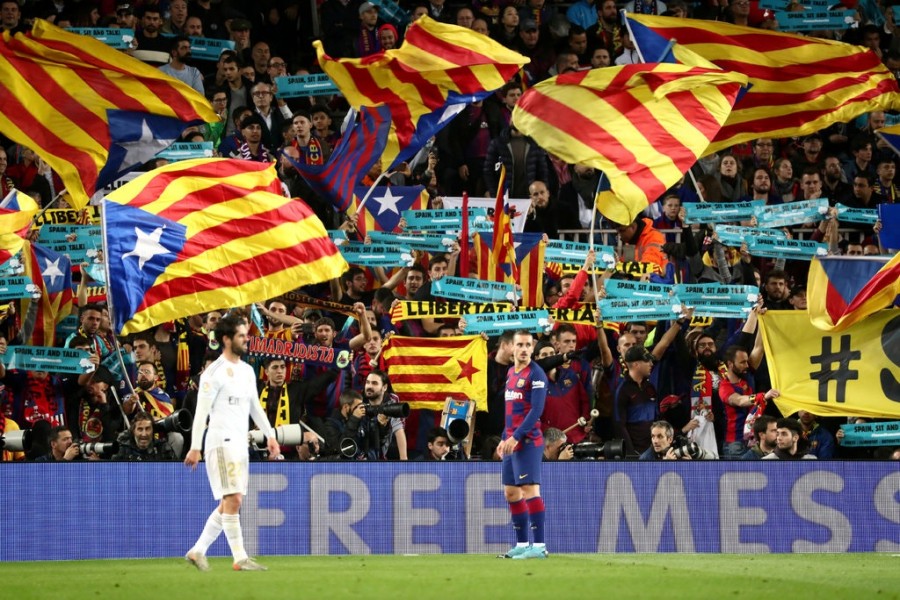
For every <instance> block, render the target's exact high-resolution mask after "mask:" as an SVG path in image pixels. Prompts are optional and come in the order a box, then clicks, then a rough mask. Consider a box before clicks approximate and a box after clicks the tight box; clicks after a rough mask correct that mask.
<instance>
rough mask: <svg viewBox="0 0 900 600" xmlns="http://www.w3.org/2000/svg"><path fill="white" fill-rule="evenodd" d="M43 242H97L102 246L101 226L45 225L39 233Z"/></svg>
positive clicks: (39, 237)
mask: <svg viewBox="0 0 900 600" xmlns="http://www.w3.org/2000/svg"><path fill="white" fill-rule="evenodd" d="M38 241H39V242H40V243H42V244H65V243H68V242H79V243H82V244H84V243H96V246H97V247H98V248H99V247H100V246H101V240H100V227H98V226H97V225H43V226H42V227H41V231H40V233H39V234H38Z"/></svg>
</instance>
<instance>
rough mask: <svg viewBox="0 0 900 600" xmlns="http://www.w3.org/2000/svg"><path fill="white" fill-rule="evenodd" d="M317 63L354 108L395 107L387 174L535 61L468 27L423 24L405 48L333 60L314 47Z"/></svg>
mask: <svg viewBox="0 0 900 600" xmlns="http://www.w3.org/2000/svg"><path fill="white" fill-rule="evenodd" d="M313 46H315V48H316V54H317V55H318V58H319V64H320V65H321V66H322V69H323V70H324V71H325V72H326V73H327V74H328V76H329V77H331V79H332V81H334V83H335V85H336V86H337V87H338V89H339V90H340V91H341V94H343V95H344V97H345V98H346V99H347V102H349V103H350V106H352V107H353V108H356V109H359V108H360V107H362V106H378V105H381V104H384V105H387V106H388V107H390V111H391V119H392V120H393V124H392V126H391V133H390V135H389V136H388V143H387V148H386V150H385V152H384V157H383V162H384V165H385V168H388V169H390V168H392V167H393V165H395V164H397V163H399V162H401V161H404V160H408V159H409V158H412V156H413V155H415V153H416V152H417V151H418V150H419V149H420V148H422V147H423V146H424V145H425V142H427V141H428V139H429V138H431V137H432V136H433V135H434V134H435V133H436V132H437V131H439V130H440V129H441V128H443V127H444V126H445V125H448V124H449V123H450V121H451V119H452V118H453V117H454V116H455V115H457V114H458V113H459V112H460V111H461V110H462V109H463V108H465V106H466V105H467V104H471V103H472V102H476V101H478V100H481V99H483V98H486V97H487V96H489V95H490V93H491V92H493V91H494V90H496V89H499V88H500V87H502V86H503V84H504V83H506V82H507V81H509V79H510V78H511V77H512V76H513V75H515V74H516V72H517V71H518V70H519V68H520V67H521V66H522V65H524V64H526V63H528V62H529V59H528V58H526V57H524V56H522V55H521V54H519V53H518V52H513V51H512V50H509V49H508V48H505V47H504V46H502V45H500V44H499V43H497V42H495V41H493V40H491V39H490V38H488V37H487V36H484V35H481V34H480V33H476V32H474V31H472V30H471V29H468V28H465V27H458V26H456V25H447V24H444V23H438V22H437V21H434V20H432V19H430V18H428V17H427V16H424V17H421V18H419V19H418V20H417V21H416V22H415V23H413V24H412V25H411V26H410V27H409V29H407V31H406V37H405V39H404V40H403V44H402V45H401V46H400V48H397V49H394V50H387V51H386V52H379V53H378V54H374V55H372V56H368V57H366V58H360V59H350V58H342V59H334V58H331V57H330V56H328V55H327V54H325V51H324V50H323V48H322V44H321V42H318V41H316V42H313Z"/></svg>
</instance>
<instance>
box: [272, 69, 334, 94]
mask: <svg viewBox="0 0 900 600" xmlns="http://www.w3.org/2000/svg"><path fill="white" fill-rule="evenodd" d="M275 86H276V87H277V88H278V93H277V94H276V95H277V96H278V97H279V98H299V97H301V96H333V95H335V94H338V93H340V92H339V91H338V89H337V86H336V85H334V82H333V81H332V80H331V78H330V77H329V76H328V75H327V74H325V73H312V74H310V75H287V76H284V77H276V78H275Z"/></svg>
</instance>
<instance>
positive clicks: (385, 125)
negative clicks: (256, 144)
mask: <svg viewBox="0 0 900 600" xmlns="http://www.w3.org/2000/svg"><path fill="white" fill-rule="evenodd" d="M358 117H359V118H358V120H357V121H356V123H355V124H354V125H353V127H351V128H349V129H348V130H347V131H346V132H345V133H344V135H343V136H342V137H341V141H340V142H338V145H337V147H336V148H335V149H334V152H332V153H331V156H330V157H329V158H328V163H327V164H325V165H306V164H301V163H298V162H297V161H295V160H294V159H292V158H291V157H287V158H288V160H289V161H290V162H291V164H292V165H294V167H296V168H297V170H298V171H299V172H300V175H302V176H303V179H305V180H306V182H307V183H308V184H309V186H310V187H311V188H312V189H313V191H314V192H316V193H317V194H318V195H319V196H321V197H322V198H323V199H327V200H328V201H330V202H331V203H332V204H333V205H334V208H335V210H338V211H340V212H346V211H347V209H348V208H349V207H350V204H351V203H352V202H353V188H354V187H355V186H356V184H357V183H359V181H360V179H362V177H363V176H364V175H365V174H366V173H368V171H369V169H370V168H371V167H372V165H374V164H375V163H376V162H377V161H378V159H379V158H381V154H382V152H384V147H385V144H387V136H388V131H390V126H391V111H390V109H389V108H388V107H387V106H379V107H376V108H370V107H368V106H364V107H362V108H361V109H360V110H359V114H358Z"/></svg>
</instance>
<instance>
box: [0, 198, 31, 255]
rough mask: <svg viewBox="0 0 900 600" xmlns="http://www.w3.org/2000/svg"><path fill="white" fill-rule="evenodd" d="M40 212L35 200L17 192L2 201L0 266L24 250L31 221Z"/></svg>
mask: <svg viewBox="0 0 900 600" xmlns="http://www.w3.org/2000/svg"><path fill="white" fill-rule="evenodd" d="M39 210H40V207H39V206H38V205H37V202H35V201H34V198H32V197H31V196H29V195H27V194H23V193H21V192H18V191H16V190H12V191H10V192H9V194H7V195H6V198H4V199H3V200H2V201H0V265H2V264H3V263H5V262H6V261H8V260H9V259H10V258H12V257H13V256H14V255H15V254H16V253H18V252H19V250H21V249H22V245H23V244H24V243H25V236H26V235H27V234H28V229H29V228H30V227H31V220H32V219H33V218H34V216H35V215H36V214H37V213H38V211H39Z"/></svg>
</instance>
